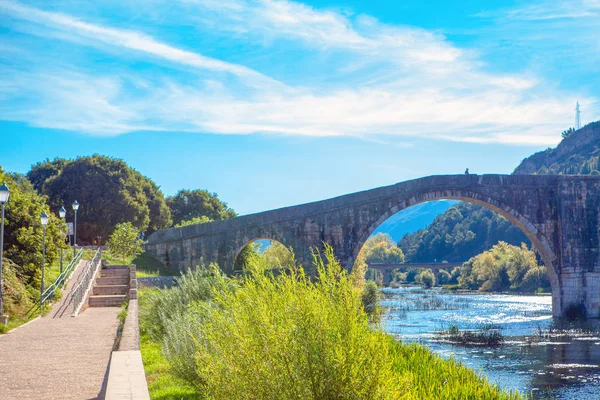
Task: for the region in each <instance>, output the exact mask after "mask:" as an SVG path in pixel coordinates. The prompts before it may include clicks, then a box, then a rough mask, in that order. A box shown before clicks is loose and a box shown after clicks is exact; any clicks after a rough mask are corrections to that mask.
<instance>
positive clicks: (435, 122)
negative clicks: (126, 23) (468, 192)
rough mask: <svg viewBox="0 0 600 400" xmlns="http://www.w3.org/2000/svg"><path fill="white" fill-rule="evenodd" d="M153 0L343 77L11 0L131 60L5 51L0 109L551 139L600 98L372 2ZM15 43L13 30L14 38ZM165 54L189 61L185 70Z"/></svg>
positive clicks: (264, 129) (42, 30)
mask: <svg viewBox="0 0 600 400" xmlns="http://www.w3.org/2000/svg"><path fill="white" fill-rule="evenodd" d="M152 6H153V7H165V6H168V7H169V10H168V11H169V13H168V14H169V15H177V16H179V19H178V20H177V21H173V20H169V21H168V24H177V23H178V22H179V23H185V24H189V23H190V22H192V21H193V22H194V23H195V24H196V26H195V29H197V30H198V31H199V32H205V33H207V34H211V35H215V34H216V33H215V32H216V31H217V27H218V32H221V34H222V35H224V36H227V37H234V39H233V40H237V41H240V43H245V42H246V41H251V42H252V43H254V44H256V43H259V45H260V51H261V52H262V53H263V54H265V55H266V56H267V57H268V56H269V52H270V49H271V48H272V46H273V43H275V42H277V41H284V42H285V43H286V44H289V45H288V46H289V47H290V50H289V51H290V52H291V53H294V51H300V50H302V51H303V52H306V53H308V54H312V59H313V62H314V63H315V64H317V65H321V66H322V69H323V70H327V71H328V73H329V74H335V75H336V79H335V81H333V82H328V80H327V79H323V80H321V81H319V80H315V79H314V78H313V77H309V76H306V83H304V84H298V83H297V82H298V81H302V79H299V78H295V79H294V81H295V82H296V83H295V84H289V83H288V84H286V83H285V80H286V79H285V77H283V78H282V77H278V78H277V79H274V78H272V77H270V76H269V73H268V72H265V71H269V70H271V71H272V69H270V68H269V66H266V67H265V66H263V67H262V68H261V69H262V71H258V70H257V69H256V68H249V67H247V66H244V65H242V63H239V62H237V63H234V62H226V61H222V60H219V59H216V58H214V57H208V56H206V55H203V54H202V53H203V52H202V51H201V50H198V49H197V48H194V47H193V44H192V43H189V42H187V43H186V46H185V47H186V49H184V48H183V46H177V45H176V44H167V43H166V41H161V40H159V39H157V38H156V37H154V36H150V35H148V34H145V33H142V32H139V31H136V30H134V29H117V28H114V27H110V26H106V25H101V24H98V23H91V22H86V21H85V20H84V19H83V18H82V17H75V16H73V15H69V14H66V13H65V12H49V11H44V10H42V9H39V8H33V7H31V6H25V5H23V4H20V3H17V2H14V1H11V2H8V1H1V0H0V17H1V15H2V14H5V15H8V16H10V18H11V19H12V20H13V24H12V28H13V29H14V30H15V32H18V33H19V35H22V36H24V37H36V38H37V40H39V41H41V42H44V41H50V42H61V43H62V42H64V43H66V44H65V46H71V47H72V48H74V49H79V48H80V47H81V46H84V47H92V48H94V51H97V52H100V53H103V54H107V57H109V58H110V59H111V60H113V62H112V64H114V63H115V62H116V63H118V62H119V60H124V59H127V60H128V62H127V63H123V67H122V68H121V69H118V68H117V69H116V70H114V69H111V70H107V71H103V70H102V69H101V68H100V67H96V68H94V65H91V66H90V65H89V64H85V65H82V64H81V63H80V62H79V61H77V62H75V61H73V64H69V62H68V61H64V62H63V63H59V62H52V65H50V66H48V65H46V63H47V62H48V57H46V58H43V57H42V56H41V55H33V54H28V55H27V57H23V56H22V55H21V56H14V53H13V55H11V56H9V55H6V54H5V55H4V57H6V58H7V59H8V58H11V59H12V57H17V59H21V60H22V61H23V62H22V64H23V65H9V63H7V65H5V66H4V67H3V66H2V64H1V63H0V73H2V74H3V75H4V76H6V77H9V78H8V79H3V81H2V82H0V118H2V119H9V120H20V121H26V122H28V123H30V124H33V125H36V126H44V127H51V128H60V129H68V130H76V131H82V132H89V133H93V134H100V135H115V134H120V133H126V132H131V131H135V130H165V131H190V132H208V133H222V134H251V133H256V132H261V133H274V134H288V135H310V136H343V135H350V136H357V137H364V138H371V139H375V140H379V139H377V138H381V137H387V136H391V135H393V136H398V137H428V138H432V139H440V140H452V141H460V142H476V143H507V144H516V145H535V146H539V145H551V144H554V143H556V142H557V140H558V139H559V135H558V132H560V130H562V129H564V128H565V127H567V126H568V125H566V124H569V122H570V121H571V119H572V106H573V104H574V103H575V101H576V100H580V101H588V102H590V103H591V102H594V101H596V100H595V99H594V98H591V97H588V98H585V97H584V96H583V97H582V96H576V94H572V93H568V92H564V91H560V90H557V89H553V88H551V87H549V86H548V85H545V82H544V81H543V78H540V77H538V76H535V75H533V74H531V73H527V72H522V73H520V74H502V73H490V72H486V70H485V64H484V63H483V62H482V61H481V60H480V59H479V58H478V55H477V53H476V52H474V51H472V50H465V49H461V48H459V47H458V46H456V45H454V44H452V43H451V42H450V41H448V40H447V39H446V38H445V37H444V36H442V35H441V34H439V33H436V32H430V31H427V30H424V29H420V28H414V27H406V26H390V25H385V24H382V23H380V22H379V21H377V20H376V19H374V18H372V17H369V16H365V15H350V14H347V13H346V14H344V13H340V12H335V11H331V10H325V11H323V10H318V9H315V8H312V7H309V6H307V5H303V4H300V3H296V2H291V1H275V0H260V1H246V0H222V1H216V0H187V1H184V0H181V1H179V2H169V3H168V4H167V3H165V2H161V1H157V2H153V3H152ZM159 14H160V13H159ZM161 15H162V14H161ZM165 15H166V14H165ZM170 36H171V37H173V35H170ZM181 39H182V40H183V38H181ZM290 43H291V44H290ZM2 46H7V43H6V42H3V41H2V40H0V48H1V47H2ZM115 49H117V51H115ZM118 50H121V51H118ZM2 57H3V56H2V55H0V60H2ZM307 57H311V56H307ZM26 58H27V62H24V60H25V59H26ZM138 59H143V61H144V62H145V63H150V64H153V63H154V64H156V65H158V66H157V67H156V68H153V69H152V70H151V72H144V71H143V70H139V69H136V68H134V67H131V66H130V64H131V62H132V61H131V60H134V61H135V60H138ZM342 60H343V61H342ZM290 62H294V61H293V60H291V61H290ZM163 63H169V64H172V65H174V66H176V67H177V66H182V67H185V68H184V69H183V70H180V71H179V73H178V74H172V73H171V71H170V69H168V68H166V67H164V65H163ZM13 64H14V63H13ZM17 64H18V62H17ZM24 65H27V67H23V66H24ZM231 77H233V78H235V79H233V80H232V79H231ZM315 82H316V83H315Z"/></svg>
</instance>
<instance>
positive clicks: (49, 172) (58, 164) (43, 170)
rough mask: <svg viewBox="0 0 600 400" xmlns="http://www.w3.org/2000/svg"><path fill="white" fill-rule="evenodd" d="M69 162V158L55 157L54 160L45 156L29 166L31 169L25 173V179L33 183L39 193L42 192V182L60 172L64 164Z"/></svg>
mask: <svg viewBox="0 0 600 400" xmlns="http://www.w3.org/2000/svg"><path fill="white" fill-rule="evenodd" d="M70 162H71V161H70V160H65V159H64V158H58V157H57V158H55V159H54V160H50V159H49V158H47V159H45V160H44V161H40V162H38V163H37V164H34V165H33V166H32V167H31V170H30V171H29V172H28V173H27V179H29V181H30V182H31V183H32V184H33V187H34V188H35V190H37V191H38V192H39V193H44V190H43V188H44V183H46V181H47V180H48V179H50V178H52V177H55V176H56V175H58V174H60V171H62V169H63V168H64V167H65V165H67V164H69V163H70Z"/></svg>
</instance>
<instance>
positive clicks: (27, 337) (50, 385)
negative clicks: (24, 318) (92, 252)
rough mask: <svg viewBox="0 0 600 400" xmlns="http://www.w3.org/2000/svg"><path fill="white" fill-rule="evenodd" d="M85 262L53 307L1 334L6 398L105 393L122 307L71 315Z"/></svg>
mask: <svg viewBox="0 0 600 400" xmlns="http://www.w3.org/2000/svg"><path fill="white" fill-rule="evenodd" d="M86 265H87V261H83V262H81V263H80V264H79V267H78V268H77V270H76V271H75V272H74V273H73V276H72V278H71V280H70V281H69V284H68V285H67V287H66V289H65V290H64V292H63V298H62V299H61V301H60V302H58V303H57V304H55V305H54V307H53V308H52V311H51V312H49V313H48V314H47V315H46V316H44V317H43V318H39V319H37V320H34V321H33V322H30V323H29V324H27V325H24V326H22V327H20V328H17V329H15V330H13V331H11V332H9V333H7V334H5V335H0V399H2V400H9V399H11V400H12V399H19V400H20V399H23V400H29V399H35V400H38V399H44V400H46V399H48V400H51V399H61V400H62V399H64V400H69V399H74V400H75V399H77V400H84V399H103V398H104V387H105V385H106V379H107V376H108V374H107V372H108V371H107V369H108V364H109V360H110V354H111V351H112V346H113V342H114V338H115V333H116V330H117V326H118V320H117V315H118V314H119V311H120V307H104V308H88V309H87V310H85V311H84V312H82V313H81V314H79V316H77V317H71V313H72V311H73V310H72V308H73V305H72V304H71V303H70V298H71V296H70V293H71V291H72V289H73V288H74V287H75V285H76V284H77V283H78V281H79V279H80V278H81V275H82V271H83V270H84V267H85V266H86Z"/></svg>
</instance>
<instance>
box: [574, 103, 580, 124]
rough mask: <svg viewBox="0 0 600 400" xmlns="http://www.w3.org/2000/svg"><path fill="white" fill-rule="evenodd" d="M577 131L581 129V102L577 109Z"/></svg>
mask: <svg viewBox="0 0 600 400" xmlns="http://www.w3.org/2000/svg"><path fill="white" fill-rule="evenodd" d="M575 129H577V130H579V129H581V110H580V109H579V102H577V106H576V107H575Z"/></svg>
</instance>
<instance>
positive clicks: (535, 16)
mask: <svg viewBox="0 0 600 400" xmlns="http://www.w3.org/2000/svg"><path fill="white" fill-rule="evenodd" d="M480 15H481V16H494V17H495V16H499V15H501V16H502V17H504V18H507V19H515V20H525V21H549V20H558V19H580V18H598V17H600V1H598V0H544V1H541V2H538V3H534V4H528V5H524V6H521V7H516V8H511V9H508V10H503V11H501V12H497V11H494V12H484V13H481V14H480Z"/></svg>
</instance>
